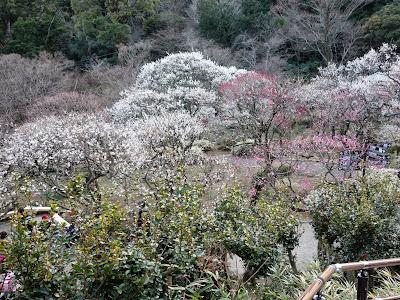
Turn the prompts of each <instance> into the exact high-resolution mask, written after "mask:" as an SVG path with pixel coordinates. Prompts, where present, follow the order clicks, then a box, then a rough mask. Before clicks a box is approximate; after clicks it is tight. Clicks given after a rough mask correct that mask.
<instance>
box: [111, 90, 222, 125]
mask: <svg viewBox="0 0 400 300" xmlns="http://www.w3.org/2000/svg"><path fill="white" fill-rule="evenodd" d="M122 96H124V98H123V99H121V100H120V101H118V102H117V103H115V105H114V106H113V107H112V108H110V109H109V110H108V113H109V115H110V116H111V117H112V118H113V119H114V120H116V121H122V122H126V121H128V120H137V119H141V118H144V117H146V116H154V115H161V114H163V113H164V112H173V111H179V110H186V111H188V112H189V113H190V114H191V115H199V116H202V115H204V116H207V115H210V114H212V113H215V108H213V106H214V105H215V103H216V102H217V94H216V92H214V91H208V90H205V89H203V88H199V87H194V88H189V87H178V88H175V89H168V90H167V91H166V92H158V91H155V90H150V89H135V88H133V89H130V90H126V91H124V92H123V93H122Z"/></svg>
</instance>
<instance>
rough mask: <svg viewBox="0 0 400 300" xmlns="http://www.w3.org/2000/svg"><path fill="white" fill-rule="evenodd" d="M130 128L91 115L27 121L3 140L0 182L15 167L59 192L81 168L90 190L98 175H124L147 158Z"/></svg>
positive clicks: (15, 170) (7, 176)
mask: <svg viewBox="0 0 400 300" xmlns="http://www.w3.org/2000/svg"><path fill="white" fill-rule="evenodd" d="M133 132H134V131H133V130H129V129H127V128H126V125H118V124H113V123H109V122H107V121H105V119H104V117H103V116H101V115H93V114H71V115H66V116H58V117H56V116H52V117H46V118H42V119H38V120H37V121H35V122H32V123H26V124H24V125H22V126H21V127H19V128H17V129H16V130H15V132H14V133H13V134H11V135H8V136H6V138H5V140H4V147H3V148H2V151H1V154H0V161H1V173H0V174H1V177H2V179H3V183H4V182H7V181H8V180H9V179H10V176H12V174H13V173H14V172H16V173H19V174H21V175H23V176H28V177H32V178H35V180H37V181H39V182H42V183H43V184H44V185H45V186H46V188H47V189H48V190H54V191H56V192H57V193H60V194H62V189H61V188H60V187H61V185H62V184H63V183H65V180H66V179H67V178H68V177H70V176H73V175H75V174H77V173H78V172H80V171H81V172H82V173H83V174H84V176H85V179H86V180H85V184H86V190H88V191H90V190H91V187H92V186H93V184H95V182H96V180H97V179H98V178H100V177H102V176H108V177H113V176H118V175H122V174H126V173H127V172H128V171H129V170H130V169H132V168H138V167H140V166H141V165H142V164H143V162H144V161H145V160H146V150H145V149H143V148H141V143H139V142H137V139H135V137H134V134H133Z"/></svg>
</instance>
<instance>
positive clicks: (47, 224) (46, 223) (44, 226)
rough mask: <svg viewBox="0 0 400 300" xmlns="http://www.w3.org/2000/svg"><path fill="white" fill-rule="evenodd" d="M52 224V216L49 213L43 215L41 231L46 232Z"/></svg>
mask: <svg viewBox="0 0 400 300" xmlns="http://www.w3.org/2000/svg"><path fill="white" fill-rule="evenodd" d="M50 225H51V218H50V217H49V216H48V215H43V216H42V222H40V225H39V231H41V232H46V231H47V229H49V227H50Z"/></svg>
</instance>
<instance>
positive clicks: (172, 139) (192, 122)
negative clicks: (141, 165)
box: [131, 111, 204, 153]
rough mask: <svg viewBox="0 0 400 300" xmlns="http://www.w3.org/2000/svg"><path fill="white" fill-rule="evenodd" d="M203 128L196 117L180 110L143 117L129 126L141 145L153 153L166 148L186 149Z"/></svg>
mask: <svg viewBox="0 0 400 300" xmlns="http://www.w3.org/2000/svg"><path fill="white" fill-rule="evenodd" d="M203 129H204V127H203V126H202V125H201V124H200V123H199V122H198V120H197V118H195V117H192V116H190V115H189V114H188V113H186V112H182V111H178V112H171V113H165V114H163V115H161V116H149V117H145V118H144V119H143V120H140V121H136V122H135V123H133V124H132V128H131V130H133V132H134V134H135V137H136V138H137V140H138V141H139V142H140V143H141V144H142V146H143V147H144V148H146V149H150V151H153V152H155V153H156V152H164V151H166V150H168V149H170V150H174V151H186V150H187V149H189V148H190V147H191V146H192V144H193V142H194V141H195V140H196V139H197V138H198V136H199V135H200V134H201V133H202V132H203Z"/></svg>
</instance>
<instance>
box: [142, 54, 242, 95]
mask: <svg viewBox="0 0 400 300" xmlns="http://www.w3.org/2000/svg"><path fill="white" fill-rule="evenodd" d="M245 72H246V71H245V70H238V69H236V68H235V67H229V68H227V67H223V66H219V65H217V64H216V63H214V62H213V61H211V60H209V59H205V58H204V57H203V55H202V54H201V53H199V52H189V53H177V54H171V55H168V56H166V57H164V58H162V59H159V60H158V61H156V62H152V63H149V64H146V65H144V66H143V67H142V68H141V70H140V73H139V75H138V76H137V78H136V88H142V89H143V88H145V89H146V88H147V89H153V90H157V91H166V90H167V89H170V88H176V87H192V88H194V87H201V88H204V89H206V90H217V89H218V88H219V87H220V85H221V84H222V83H224V82H227V81H229V80H231V79H234V78H236V77H237V76H239V75H242V74H244V73H245Z"/></svg>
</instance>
